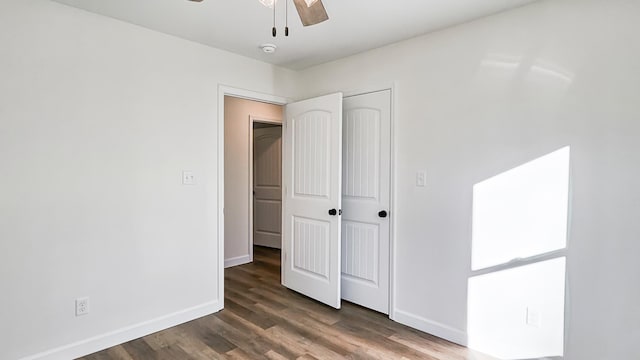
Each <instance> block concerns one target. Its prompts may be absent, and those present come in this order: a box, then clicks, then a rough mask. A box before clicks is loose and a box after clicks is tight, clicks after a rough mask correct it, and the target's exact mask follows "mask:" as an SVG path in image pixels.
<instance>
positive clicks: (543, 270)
mask: <svg viewBox="0 0 640 360" xmlns="http://www.w3.org/2000/svg"><path fill="white" fill-rule="evenodd" d="M569 160H570V149H569V147H565V148H562V149H560V150H557V151H554V152H552V153H550V154H547V155H544V156H542V157H539V158H537V159H535V160H533V161H530V162H528V163H526V164H523V165H521V166H518V167H516V168H514V169H511V170H508V171H506V172H504V173H502V174H499V175H497V176H494V177H492V178H490V179H488V180H485V181H483V182H480V183H478V184H476V185H475V186H474V187H473V238H472V264H471V267H472V271H473V272H472V276H471V277H470V278H469V283H468V323H467V332H468V338H469V347H470V348H472V349H474V350H477V351H480V352H483V353H486V354H488V355H491V356H493V357H497V358H499V359H505V360H516V359H534V358H544V357H555V356H562V355H563V352H564V305H565V278H566V257H565V252H563V251H559V250H563V249H566V246H567V229H568V213H569Z"/></svg>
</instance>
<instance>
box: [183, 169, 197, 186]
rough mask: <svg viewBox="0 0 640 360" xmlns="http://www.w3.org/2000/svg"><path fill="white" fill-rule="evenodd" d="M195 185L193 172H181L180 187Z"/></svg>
mask: <svg viewBox="0 0 640 360" xmlns="http://www.w3.org/2000/svg"><path fill="white" fill-rule="evenodd" d="M195 184H196V176H195V175H194V174H193V171H183V172H182V185H195Z"/></svg>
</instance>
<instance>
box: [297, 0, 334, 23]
mask: <svg viewBox="0 0 640 360" xmlns="http://www.w3.org/2000/svg"><path fill="white" fill-rule="evenodd" d="M293 3H294V4H296V10H298V15H300V20H302V25H304V26H310V25H315V24H319V23H321V22H323V21H326V20H329V15H327V11H326V10H325V9H324V5H323V4H322V0H317V1H316V2H315V3H314V4H313V5H311V6H307V3H306V2H305V0H293Z"/></svg>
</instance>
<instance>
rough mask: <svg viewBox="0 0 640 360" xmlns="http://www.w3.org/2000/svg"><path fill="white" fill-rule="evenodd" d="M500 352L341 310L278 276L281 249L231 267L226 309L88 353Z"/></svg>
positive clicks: (346, 355) (129, 359)
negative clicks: (302, 292)
mask: <svg viewBox="0 0 640 360" xmlns="http://www.w3.org/2000/svg"><path fill="white" fill-rule="evenodd" d="M169 359H172V360H173V359H175V360H189V359H194V360H211V359H241V360H246V359H251V360H254V359H272V360H283V359H300V360H324V359H353V360H365V359H380V360H387V359H394V360H395V359H425V360H494V359H492V358H490V357H487V356H485V355H482V354H479V353H476V352H473V351H471V350H469V349H466V348H464V347H462V346H459V345H456V344H453V343H450V342H448V341H446V340H443V339H440V338H438V337H435V336H433V335H429V334H425V333H423V332H420V331H418V330H415V329H411V328H408V327H406V326H404V325H401V324H398V323H396V322H393V321H391V320H389V318H388V317H387V316H386V315H384V314H380V313H377V312H374V311H371V310H369V309H365V308H363V307H360V306H358V305H355V304H352V303H349V302H345V301H343V303H342V309H341V310H335V309H333V308H331V307H328V306H326V305H324V304H321V303H318V302H317V301H315V300H313V299H310V298H308V297H305V296H303V295H300V294H298V293H296V292H294V291H291V290H289V289H286V288H284V287H283V286H282V285H281V284H280V251H279V250H277V249H269V248H262V247H255V249H254V262H253V263H251V264H247V265H242V266H237V267H233V268H229V269H225V309H224V310H223V311H220V312H218V313H216V314H213V315H209V316H205V317H203V318H200V319H197V320H194V321H190V322H188V323H185V324H182V325H179V326H176V327H173V328H170V329H167V330H164V331H161V332H158V333H155V334H151V335H148V336H145V337H144V338H141V339H136V340H133V341H130V342H128V343H125V344H122V345H119V346H115V347H113V348H110V349H106V350H103V351H100V352H98V353H95V354H91V355H88V356H86V357H84V358H82V360H169Z"/></svg>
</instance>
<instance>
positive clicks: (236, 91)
mask: <svg viewBox="0 0 640 360" xmlns="http://www.w3.org/2000/svg"><path fill="white" fill-rule="evenodd" d="M225 96H231V97H235V98H239V99H246V100H253V101H259V102H264V103H269V104H274V105H286V104H287V103H289V102H290V99H288V98H285V97H282V96H277V95H272V94H266V93H261V92H257V91H252V90H247V89H242V88H236V87H232V86H227V85H222V84H219V85H218V157H217V162H218V164H217V165H218V166H217V172H218V189H217V190H218V191H217V195H218V206H217V209H218V219H217V227H218V231H217V235H218V236H217V237H218V239H217V241H218V274H217V275H218V289H217V290H218V291H217V293H218V303H219V304H220V309H219V310H222V309H223V308H224V241H225V237H224V201H225V200H224V144H225V142H224V97H225Z"/></svg>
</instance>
